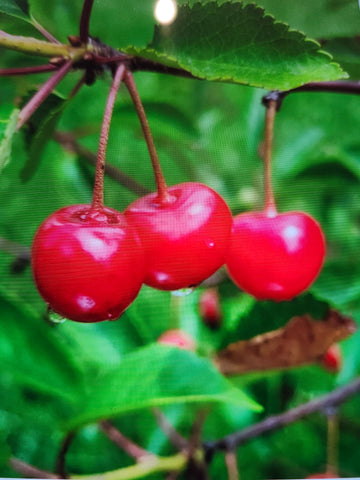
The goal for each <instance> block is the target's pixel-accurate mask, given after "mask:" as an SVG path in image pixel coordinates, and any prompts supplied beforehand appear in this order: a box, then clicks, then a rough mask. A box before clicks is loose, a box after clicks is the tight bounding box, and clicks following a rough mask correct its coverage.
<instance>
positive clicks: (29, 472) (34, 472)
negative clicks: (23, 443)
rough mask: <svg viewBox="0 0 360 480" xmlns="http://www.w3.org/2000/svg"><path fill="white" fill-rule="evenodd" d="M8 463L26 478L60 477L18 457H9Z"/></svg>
mask: <svg viewBox="0 0 360 480" xmlns="http://www.w3.org/2000/svg"><path fill="white" fill-rule="evenodd" d="M9 465H10V466H11V467H12V468H13V469H14V470H15V471H16V472H18V473H20V474H21V475H23V476H24V477H28V478H60V477H59V475H56V474H55V473H52V472H48V471H47V470H41V469H40V468H37V467H34V466H32V465H29V464H28V463H26V462H23V461H22V460H19V459H18V458H15V457H11V458H10V460H9Z"/></svg>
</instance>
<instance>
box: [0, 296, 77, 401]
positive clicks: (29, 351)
mask: <svg viewBox="0 0 360 480" xmlns="http://www.w3.org/2000/svg"><path fill="white" fill-rule="evenodd" d="M0 309H1V317H0V329H1V331H2V332H6V335H2V338H1V342H0V363H1V366H2V369H4V370H6V371H7V373H8V374H9V375H11V376H13V377H14V378H16V381H17V382H18V383H19V384H20V385H28V386H32V387H33V388H35V389H36V390H37V391H39V392H45V393H49V394H52V395H59V396H60V397H69V396H70V397H71V396H73V395H74V392H76V391H77V390H76V388H77V386H78V385H79V383H80V380H81V374H80V369H79V368H78V367H77V366H76V364H75V363H74V362H73V358H72V356H71V355H70V353H71V350H70V349H69V348H68V347H67V346H66V345H64V344H63V343H62V341H61V338H59V337H57V335H56V332H55V331H54V330H53V329H52V328H51V326H50V325H48V324H46V323H45V321H44V319H42V318H41V317H40V318H38V317H36V316H35V315H33V313H32V312H31V311H30V309H27V308H23V309H21V310H20V309H18V308H17V307H15V306H14V305H13V304H12V303H10V301H8V300H7V299H6V297H5V295H4V296H3V295H2V292H1V291H0Z"/></svg>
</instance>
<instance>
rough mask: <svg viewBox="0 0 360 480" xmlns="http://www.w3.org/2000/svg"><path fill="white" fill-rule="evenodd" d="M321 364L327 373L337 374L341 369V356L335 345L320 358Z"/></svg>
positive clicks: (337, 346)
mask: <svg viewBox="0 0 360 480" xmlns="http://www.w3.org/2000/svg"><path fill="white" fill-rule="evenodd" d="M321 364H322V366H323V367H324V368H325V370H328V371H329V372H334V373H337V372H339V371H340V370H341V367H342V355H341V350H340V346H339V345H338V344H337V343H334V344H333V345H331V347H329V348H328V350H327V351H326V352H325V354H324V356H323V357H322V358H321Z"/></svg>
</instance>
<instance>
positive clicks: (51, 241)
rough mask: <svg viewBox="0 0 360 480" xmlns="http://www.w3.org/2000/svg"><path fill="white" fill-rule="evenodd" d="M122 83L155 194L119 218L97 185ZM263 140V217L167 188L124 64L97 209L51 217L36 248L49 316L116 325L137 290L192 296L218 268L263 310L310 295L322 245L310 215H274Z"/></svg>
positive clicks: (189, 186)
mask: <svg viewBox="0 0 360 480" xmlns="http://www.w3.org/2000/svg"><path fill="white" fill-rule="evenodd" d="M123 80H124V82H125V84H126V86H127V88H128V91H129V93H130V95H131V98H132V100H133V102H134V106H135V109H136V111H137V113H138V116H139V119H140V123H141V126H142V129H143V133H144V137H145V140H146V142H147V146H148V149H149V153H150V158H151V161H152V164H153V168H154V173H155V180H156V184H157V192H154V193H151V194H148V195H146V196H144V197H142V198H139V199H137V200H135V201H134V202H133V203H132V204H130V205H129V206H128V207H127V208H126V209H125V211H124V212H123V213H120V212H118V211H116V210H114V209H111V208H108V207H105V206H104V202H103V175H104V167H105V150H106V146H107V140H108V134H109V128H110V119H111V115H112V111H113V106H114V102H115V97H116V93H117V91H118V89H119V86H120V84H121V82H122V81H123ZM269 118H270V117H269ZM269 124H270V126H271V122H270V120H269V119H268V120H267V125H266V126H267V127H269ZM266 132H267V133H266V138H265V140H266V141H267V142H268V147H267V150H268V155H267V158H265V159H264V160H265V162H264V164H265V167H266V168H265V184H266V188H267V189H268V193H267V194H266V195H265V207H264V209H263V211H261V212H250V213H249V212H248V213H242V214H239V215H237V216H235V217H234V218H233V217H232V214H231V212H230V209H229V207H228V205H227V204H226V202H225V200H224V199H223V198H222V197H221V196H220V195H219V194H218V193H217V192H215V191H214V190H213V189H211V188H210V187H208V186H207V185H204V184H201V183H197V182H187V183H181V184H178V185H175V186H171V187H168V186H167V185H166V183H165V180H164V177H163V174H162V171H161V168H160V164H159V160H158V158H157V154H156V150H155V146H154V143H153V139H152V136H151V133H150V129H149V125H148V123H147V119H146V115H145V112H144V110H143V106H142V103H141V100H140V97H139V94H138V92H137V89H136V86H135V83H134V79H133V76H132V74H131V72H129V71H128V70H127V69H126V68H125V66H124V65H122V64H120V65H119V66H118V68H117V70H116V72H115V74H114V77H113V84H112V87H111V90H110V94H109V97H108V101H107V105H106V109H105V115H104V121H103V126H102V132H101V135H100V141H99V150H98V157H97V166H96V173H95V186H94V193H93V201H92V203H91V204H88V205H71V206H68V207H64V208H61V209H60V210H58V211H56V212H55V213H53V214H52V215H50V216H49V217H48V218H47V219H46V220H45V221H44V222H43V223H42V225H41V226H40V227H39V229H38V231H37V233H36V235H35V238H34V242H33V248H32V268H33V275H34V279H35V283H36V285H37V287H38V290H39V292H40V294H41V295H42V297H43V298H44V299H45V301H46V302H47V303H48V305H49V307H50V308H51V309H52V310H53V311H55V312H56V313H57V314H59V315H61V316H63V317H65V318H68V319H71V320H74V321H78V322H99V321H104V320H115V319H117V318H119V317H120V316H121V314H122V313H123V312H124V310H125V309H126V308H127V307H128V306H129V305H130V304H131V303H132V302H133V300H134V299H135V298H136V296H137V294H138V293H139V290H140V288H141V286H142V284H146V285H149V286H151V287H153V288H156V289H160V290H166V291H171V290H179V289H184V288H189V287H195V286H197V285H199V284H200V283H201V282H203V281H204V280H205V279H207V278H208V277H209V276H211V275H212V274H213V273H215V272H216V271H217V270H218V269H219V268H220V267H221V266H223V265H224V264H225V265H226V266H227V270H228V272H229V275H230V277H231V278H232V280H233V281H234V282H235V283H236V284H237V285H238V286H239V287H240V288H241V289H243V290H244V291H245V292H248V293H249V294H251V295H253V296H254V297H256V298H257V299H260V300H263V299H271V300H275V301H281V300H289V299H291V298H293V297H294V296H296V295H298V294H300V293H301V292H303V291H304V290H305V289H307V288H308V287H309V285H310V284H311V283H312V282H313V281H314V279H315V278H316V276H317V275H318V273H319V271H320V269H321V266H322V264H323V260H324V256H325V240H324V235H323V233H322V230H321V227H320V226H319V224H318V223H317V222H316V221H315V220H314V219H313V218H312V217H311V216H309V215H307V214H306V213H303V212H288V213H283V214H279V213H278V212H277V210H276V207H275V203H274V201H273V198H272V191H271V188H270V184H271V182H270V180H269V178H270V177H269V175H268V173H269V164H270V159H269V151H270V143H271V142H270V140H269V139H270V137H271V135H270V133H271V134H272V128H270V129H269V128H267V130H266ZM269 132H270V133H269ZM265 157H266V156H265ZM266 175H268V180H267V181H266ZM269 189H270V190H269ZM269 192H270V193H269Z"/></svg>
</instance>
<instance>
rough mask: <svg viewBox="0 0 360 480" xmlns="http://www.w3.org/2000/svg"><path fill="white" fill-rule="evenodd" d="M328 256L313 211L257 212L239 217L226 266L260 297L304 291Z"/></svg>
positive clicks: (285, 297)
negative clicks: (308, 213)
mask: <svg viewBox="0 0 360 480" xmlns="http://www.w3.org/2000/svg"><path fill="white" fill-rule="evenodd" d="M269 212H270V211H269ZM324 257H325V239H324V235H323V233H322V230H321V227H320V226H319V224H318V223H317V222H316V221H315V220H314V219H313V218H312V217H311V216H310V215H307V214H305V213H302V212H288V213H281V214H278V213H276V212H274V213H266V212H252V213H243V214H240V215H237V216H236V217H235V218H234V223H233V230H232V235H231V241H230V248H229V251H228V256H227V268H228V271H229V274H230V276H231V278H232V279H233V281H234V282H235V283H236V284H237V285H238V286H239V287H240V288H242V289H243V290H244V291H246V292H248V293H249V294H251V295H253V296H254V297H255V298H257V299H259V300H266V299H268V300H276V301H281V300H290V299H291V298H293V297H295V296H296V295H298V294H300V293H301V292H303V291H304V290H306V289H307V288H308V287H309V285H311V283H312V282H313V281H314V280H315V278H316V276H317V275H318V273H319V272H320V269H321V266H322V264H323V261H324Z"/></svg>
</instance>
